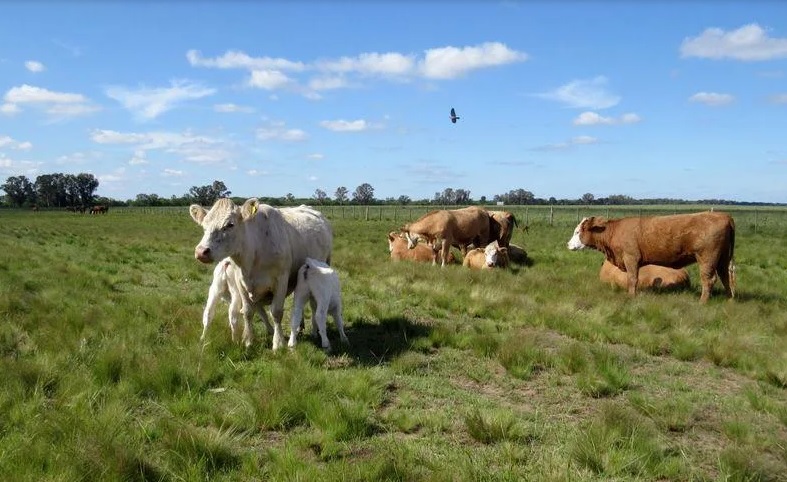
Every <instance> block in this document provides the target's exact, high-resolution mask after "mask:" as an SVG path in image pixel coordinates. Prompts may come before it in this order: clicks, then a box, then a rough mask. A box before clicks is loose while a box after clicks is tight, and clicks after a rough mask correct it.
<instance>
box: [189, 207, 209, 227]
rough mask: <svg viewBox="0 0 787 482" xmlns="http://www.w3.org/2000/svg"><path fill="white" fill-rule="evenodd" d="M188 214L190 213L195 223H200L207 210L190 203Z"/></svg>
mask: <svg viewBox="0 0 787 482" xmlns="http://www.w3.org/2000/svg"><path fill="white" fill-rule="evenodd" d="M189 214H191V219H193V220H194V222H195V223H197V224H202V220H203V219H205V214H207V211H205V208H203V207H202V206H200V205H199V204H192V205H191V206H189Z"/></svg>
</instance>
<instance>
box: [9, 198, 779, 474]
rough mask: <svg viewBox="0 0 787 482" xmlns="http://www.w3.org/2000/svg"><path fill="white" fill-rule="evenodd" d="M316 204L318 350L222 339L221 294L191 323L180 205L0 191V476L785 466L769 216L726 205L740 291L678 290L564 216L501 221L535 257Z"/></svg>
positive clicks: (190, 269)
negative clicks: (323, 214) (324, 262)
mask: <svg viewBox="0 0 787 482" xmlns="http://www.w3.org/2000/svg"><path fill="white" fill-rule="evenodd" d="M327 212H328V213H329V214H330V215H331V216H332V217H333V219H332V223H333V226H334V231H335V250H334V256H333V264H334V266H335V267H336V268H337V270H338V271H339V272H340V276H341V279H342V283H343V285H342V287H343V296H344V314H345V320H346V323H347V335H348V337H349V339H350V343H351V344H350V346H348V347H343V346H342V345H341V344H340V343H339V342H338V334H337V332H336V330H335V327H334V326H333V324H332V322H330V321H329V337H330V338H331V342H332V344H333V345H334V347H335V351H334V352H333V353H330V354H325V353H323V352H322V350H320V349H319V348H318V345H317V344H315V343H314V342H313V341H312V340H311V338H310V337H309V336H308V335H307V336H304V337H303V338H302V339H301V341H300V343H299V344H298V347H297V349H296V350H295V351H289V350H286V349H285V350H281V351H279V352H275V353H274V352H272V351H271V349H270V341H271V340H270V338H269V337H268V336H267V335H266V334H265V333H264V330H263V329H262V326H261V323H259V322H257V325H256V335H257V338H256V340H257V342H256V343H255V344H254V346H253V347H252V348H251V349H249V350H244V349H243V348H241V347H240V346H236V345H233V344H232V343H231V341H230V339H229V329H228V327H227V322H226V320H227V318H226V305H223V304H222V308H220V309H219V310H218V313H217V317H216V321H215V322H214V324H213V325H212V326H211V329H210V331H209V334H208V340H209V341H208V343H207V344H206V345H204V346H203V345H202V344H200V343H199V335H200V333H201V329H202V326H201V323H200V320H201V314H202V308H203V305H204V302H205V297H206V295H207V289H208V286H209V284H210V276H211V267H210V266H204V265H201V264H200V263H198V262H197V261H196V260H194V258H193V249H194V245H195V244H196V243H197V241H198V240H199V238H200V236H201V229H200V228H199V227H198V226H197V225H195V224H194V223H193V221H191V219H190V218H189V217H188V215H187V213H186V211H185V209H184V210H183V212H182V215H167V216H162V215H151V214H150V213H145V212H141V211H136V212H135V211H132V210H127V211H114V212H113V211H112V210H111V211H110V213H109V214H107V215H105V216H79V215H73V214H68V213H61V212H40V213H30V212H22V211H3V212H1V213H0V224H1V225H2V227H3V228H2V230H0V364H1V365H0V373H2V375H1V376H2V383H0V480H8V481H12V480H13V481H77V480H84V481H92V480H167V481H169V480H172V481H180V480H183V481H192V480H194V481H197V480H211V481H223V480H227V481H250V480H261V481H262V480H303V481H307V480H324V481H332V480H336V481H339V480H341V481H353V480H357V481H381V480H407V481H409V480H424V481H443V480H445V481H449V480H450V481H498V480H500V481H503V480H506V481H513V480H538V481H541V480H546V481H575V480H591V481H592V480H623V481H628V480H632V481H633V480H676V481H677V480H680V481H684V480H697V481H721V480H725V481H785V480H787V251H786V250H784V248H783V244H784V241H783V240H784V235H785V231H787V225H785V224H781V225H780V224H779V223H777V222H771V223H770V224H769V225H768V226H767V228H759V229H756V230H755V229H753V226H752V224H751V223H750V222H748V221H743V222H741V221H740V220H739V219H738V217H737V213H735V212H734V214H735V215H736V221H737V222H738V226H739V231H738V236H737V240H736V263H737V266H738V270H737V277H738V292H739V297H738V299H737V300H735V301H732V302H729V301H727V300H725V299H724V297H723V295H722V291H721V288H720V286H716V288H715V290H714V294H713V296H712V297H711V300H710V302H709V303H708V304H707V305H705V306H702V305H700V304H699V302H698V300H699V287H698V276H697V271H696V266H695V267H692V268H690V270H689V271H690V274H691V276H692V282H693V287H692V288H691V289H690V290H687V291H681V292H675V293H643V294H641V295H639V296H638V297H636V298H634V299H630V298H629V297H628V296H627V295H626V294H625V293H624V292H623V291H621V290H616V289H612V288H610V287H607V286H603V285H601V284H600V283H599V282H598V281H597V274H598V269H599V267H600V265H601V261H602V258H601V254H600V253H597V252H570V251H568V250H567V249H566V246H565V243H566V241H567V240H568V238H569V236H570V234H571V232H572V231H573V227H574V226H573V225H571V223H570V222H569V221H570V220H566V221H565V222H560V223H555V224H554V225H549V224H548V223H540V222H532V223H530V224H531V229H530V231H529V233H528V234H524V233H523V232H521V231H517V233H516V234H515V235H514V239H513V242H514V243H516V244H518V245H520V246H524V247H525V248H526V249H527V251H528V254H529V255H530V257H531V259H532V265H530V266H521V267H515V268H513V269H509V270H501V271H493V272H470V271H468V270H466V269H464V268H462V267H461V266H449V267H447V268H445V269H440V268H439V267H432V266H429V265H415V264H410V263H391V262H390V261H389V260H388V253H387V243H386V238H385V235H386V233H387V232H388V231H389V230H391V229H393V228H395V227H396V226H397V223H395V222H394V221H393V220H391V219H381V220H374V219H373V217H372V219H371V220H369V221H360V220H357V219H347V218H344V219H343V218H342V217H341V216H339V214H338V213H336V212H334V213H331V212H330V210H327ZM596 214H602V215H603V214H605V213H604V212H599V213H596ZM613 214H614V213H613ZM583 215H584V214H583ZM520 217H521V215H520ZM785 219H787V218H785ZM574 224H575V223H574ZM288 314H289V301H288V304H287V306H286V313H285V316H286V315H288ZM307 325H308V324H307ZM288 331H289V330H287V332H288ZM307 331H308V329H307Z"/></svg>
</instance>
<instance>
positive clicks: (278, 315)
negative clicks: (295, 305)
mask: <svg viewBox="0 0 787 482" xmlns="http://www.w3.org/2000/svg"><path fill="white" fill-rule="evenodd" d="M288 278H289V273H286V274H284V276H282V277H280V278H279V281H278V282H277V283H276V288H275V290H274V292H273V301H272V302H271V315H273V349H274V350H278V349H279V348H281V347H282V346H284V334H283V333H282V329H281V319H282V318H283V317H284V298H285V297H286V296H287V282H288Z"/></svg>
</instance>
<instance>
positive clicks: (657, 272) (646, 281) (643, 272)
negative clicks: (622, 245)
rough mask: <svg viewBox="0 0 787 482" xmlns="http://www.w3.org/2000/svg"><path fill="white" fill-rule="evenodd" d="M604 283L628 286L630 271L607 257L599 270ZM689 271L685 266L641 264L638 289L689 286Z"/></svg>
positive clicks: (624, 287) (670, 288)
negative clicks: (677, 267)
mask: <svg viewBox="0 0 787 482" xmlns="http://www.w3.org/2000/svg"><path fill="white" fill-rule="evenodd" d="M598 279H600V280H601V282H602V283H607V284H610V285H614V286H619V287H621V288H623V289H626V288H628V282H629V277H628V273H626V272H625V271H621V270H620V269H618V267H617V266H615V265H614V264H612V263H610V262H609V261H607V260H606V259H605V260H604V263H603V264H602V265H601V270H600V271H599V272H598ZM689 284H690V282H689V272H688V271H686V269H685V268H680V269H673V268H667V267H665V266H657V265H655V264H646V265H644V266H640V268H639V274H638V275H637V289H654V290H676V289H680V288H688V287H689Z"/></svg>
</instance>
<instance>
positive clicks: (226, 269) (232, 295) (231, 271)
mask: <svg viewBox="0 0 787 482" xmlns="http://www.w3.org/2000/svg"><path fill="white" fill-rule="evenodd" d="M243 297H248V295H247V294H246V292H245V291H244V290H243V283H242V278H241V273H240V269H239V268H238V267H237V266H236V265H235V263H234V262H233V261H232V258H224V259H223V260H221V261H219V262H218V263H217V264H216V267H215V268H214V269H213V281H212V282H211V284H210V289H209V290H208V301H207V302H206V303H205V309H204V310H203V312H202V336H201V337H200V341H205V335H206V334H207V332H208V326H209V325H210V322H211V321H213V316H214V314H215V312H216V305H217V304H218V303H219V300H224V301H226V302H227V303H228V304H229V308H228V310H227V311H228V315H229V319H230V332H231V333H232V341H234V342H237V341H238V316H239V315H240V314H241V308H242V307H243ZM249 302H250V301H249ZM255 308H256V311H257V313H259V314H260V317H261V318H262V321H263V323H265V327H266V328H267V330H268V334H269V335H271V334H273V326H272V325H271V322H270V320H269V319H268V314H267V312H266V311H265V307H264V306H262V304H257V305H255Z"/></svg>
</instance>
